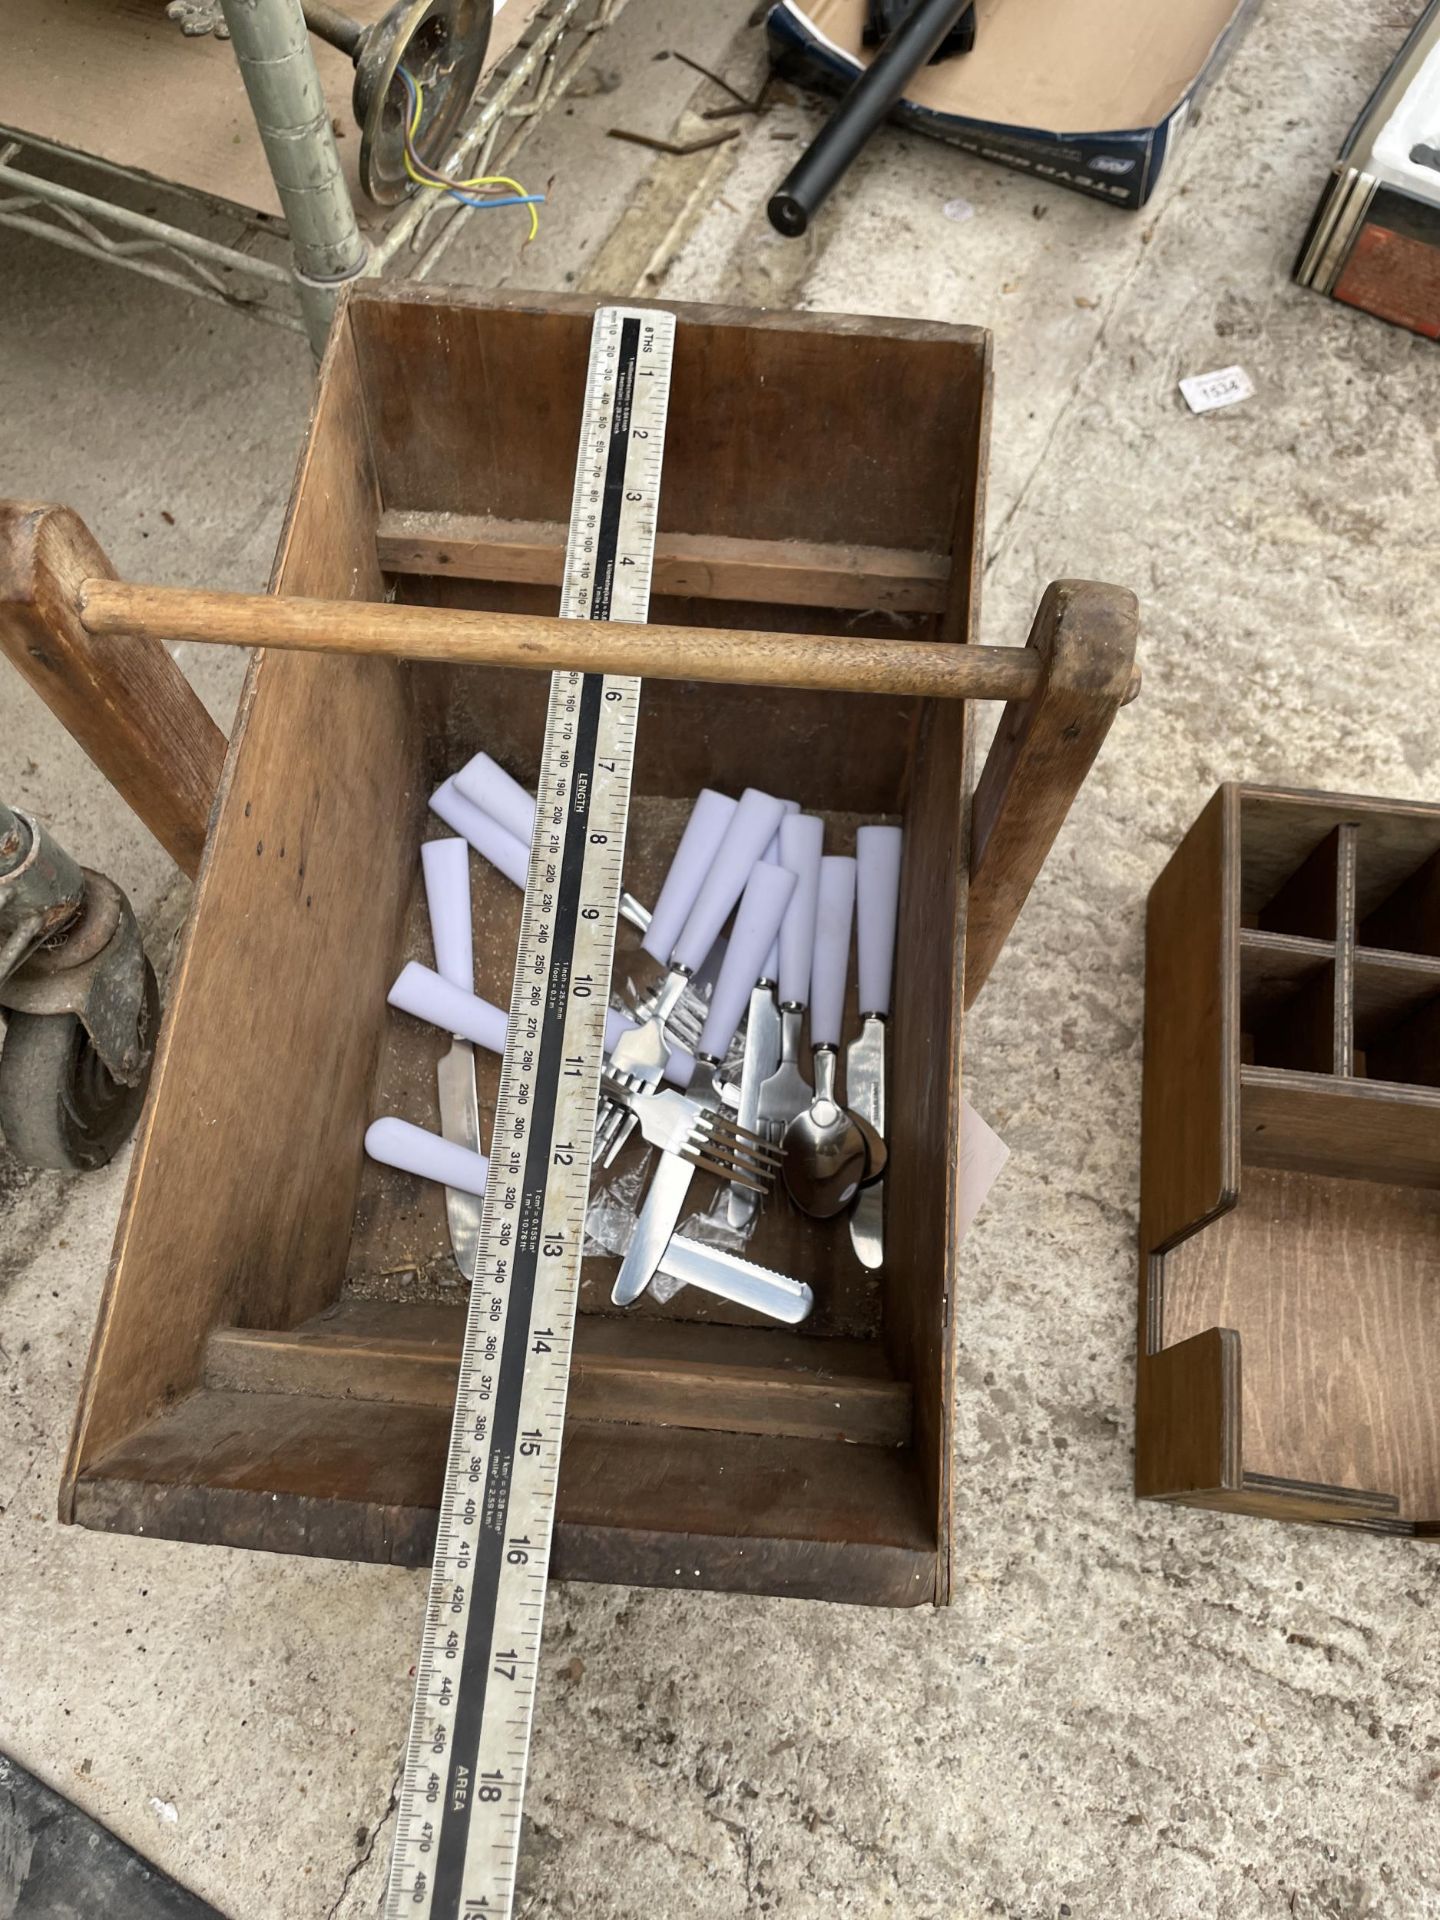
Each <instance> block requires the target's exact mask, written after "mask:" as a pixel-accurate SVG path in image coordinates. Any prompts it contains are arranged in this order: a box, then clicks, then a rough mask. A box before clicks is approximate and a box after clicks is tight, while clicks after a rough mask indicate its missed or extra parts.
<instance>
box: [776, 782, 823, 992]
mask: <svg viewBox="0 0 1440 1920" xmlns="http://www.w3.org/2000/svg"><path fill="white" fill-rule="evenodd" d="M824 847H825V822H824V821H823V820H822V819H821V818H820V817H819V815H818V814H814V813H797V814H795V815H793V816H792V817H791V818H790V819H788V820H782V821H781V822H780V864H781V865H782V866H784V867H788V868H789V869H790V871H791V873H793V874H794V876H795V891H794V893H793V894H792V895H791V896H790V905H789V908H788V910H787V911H786V914H785V918H784V919H783V920H782V921H781V923H780V975H779V979H780V998H781V1000H782V1001H783V1002H784V1004H785V1005H786V1006H788V1007H803V1006H804V1005H805V1003H806V1002H807V1001H808V1000H809V998H810V963H811V960H812V958H813V956H814V952H815V905H816V899H817V896H818V894H819V891H820V856H821V854H822V853H823V851H824Z"/></svg>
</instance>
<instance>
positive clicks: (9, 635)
mask: <svg viewBox="0 0 1440 1920" xmlns="http://www.w3.org/2000/svg"><path fill="white" fill-rule="evenodd" d="M96 578H108V579H113V578H114V570H113V568H112V567H111V566H110V564H109V562H108V561H107V560H106V558H105V555H104V554H103V553H102V552H101V550H100V548H99V547H98V546H97V545H96V543H95V540H94V539H93V538H92V536H91V534H90V532H89V530H88V529H87V527H86V526H85V524H84V522H83V521H82V520H80V519H79V518H78V517H77V516H76V515H75V514H74V513H72V512H71V511H70V509H69V508H68V507H51V506H35V505H31V504H29V503H27V502H24V501H0V650H3V651H4V652H5V653H6V654H7V655H8V656H9V658H10V659H11V660H13V661H14V663H15V665H16V666H17V667H18V668H19V670H20V672H21V673H22V674H23V675H24V677H25V679H26V680H28V681H29V683H30V685H31V686H32V687H34V689H35V691H36V692H37V693H38V694H39V695H40V698H41V699H42V700H43V701H44V702H45V704H46V706H48V707H49V708H50V710H51V712H52V713H53V714H54V715H55V716H56V718H57V719H58V720H59V721H60V722H61V723H62V725H63V726H64V727H65V728H66V729H67V730H68V731H69V732H70V733H72V734H73V735H74V737H75V738H76V739H77V740H78V741H79V742H80V745H81V746H82V747H83V748H84V749H85V751H86V753H88V754H89V756H90V758H91V759H92V760H93V761H94V762H95V765H96V766H97V767H98V768H99V769H100V771H101V772H102V773H103V774H104V775H105V777H106V779H107V780H109V782H110V783H111V785H112V786H113V787H114V788H115V790H116V792H117V793H118V794H119V795H120V797H121V798H122V799H123V800H124V801H126V803H127V804H128V805H129V806H131V807H132V808H133V809H134V810H135V812H136V813H137V814H138V815H139V816H140V818H141V819H142V820H143V821H144V823H145V825H146V826H147V827H148V828H149V829H150V831H151V832H152V833H153V834H154V835H155V838H156V839H157V840H158V841H159V842H160V844H161V845H162V846H163V847H164V848H165V850H166V852H167V853H169V854H170V855H171V857H172V858H173V859H174V860H175V862H176V863H177V865H179V866H180V867H181V868H183V870H184V871H185V872H186V873H187V874H189V875H190V877H191V878H192V879H193V878H194V877H195V875H196V873H197V872H198V871H199V868H200V856H201V853H202V852H203V851H204V847H205V832H206V828H207V826H208V823H209V819H210V808H211V805H212V804H213V802H214V799H215V791H216V788H217V787H218V785H219V782H220V770H221V768H222V766H223V765H224V763H225V745H226V742H225V735H224V734H223V733H222V732H221V731H220V729H219V727H217V726H216V724H215V722H214V721H213V720H212V719H211V718H210V716H209V714H208V713H207V712H206V711H205V708H204V706H203V704H202V703H201V701H200V698H199V695H198V694H196V692H195V691H194V689H193V688H192V687H191V685H190V683H189V681H188V680H186V678H185V676H184V674H183V673H182V672H181V671H180V669H179V667H177V666H176V664H175V662H174V661H173V660H172V659H171V657H170V655H169V653H168V652H167V651H166V649H165V647H164V646H163V644H162V643H161V642H160V641H158V640H153V639H137V638H133V637H124V638H114V637H97V636H95V635H93V634H90V633H87V632H86V631H85V628H84V627H83V626H82V625H81V624H80V620H79V616H78V613H77V611H76V607H77V603H78V595H79V587H80V582H81V581H82V580H85V579H96Z"/></svg>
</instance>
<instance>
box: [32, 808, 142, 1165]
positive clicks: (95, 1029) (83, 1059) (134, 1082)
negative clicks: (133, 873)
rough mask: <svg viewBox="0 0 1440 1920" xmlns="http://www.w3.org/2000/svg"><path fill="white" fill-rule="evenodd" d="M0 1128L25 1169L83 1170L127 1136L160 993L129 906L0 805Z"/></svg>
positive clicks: (100, 877)
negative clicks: (1, 1029)
mask: <svg viewBox="0 0 1440 1920" xmlns="http://www.w3.org/2000/svg"><path fill="white" fill-rule="evenodd" d="M0 1007H3V1008H4V1009H5V1010H6V1013H7V1015H8V1020H7V1024H6V1029H5V1037H4V1041H3V1043H0V1134H3V1135H4V1138H5V1143H6V1145H7V1146H8V1147H9V1149H10V1152H11V1154H12V1155H13V1156H14V1158H15V1159H16V1160H18V1161H19V1162H20V1163H21V1165H22V1166H27V1167H59V1168H63V1169H65V1170H66V1171H68V1172H75V1171H79V1172H88V1171H90V1170H91V1169H93V1168H95V1167H103V1166H104V1165H105V1164H106V1163H107V1161H109V1160H112V1159H113V1158H114V1156H115V1154H116V1153H117V1152H118V1151H119V1149H120V1148H121V1146H123V1145H124V1143H125V1141H126V1140H127V1139H128V1138H129V1136H130V1132H131V1130H132V1129H133V1127H134V1125H135V1122H136V1121H137V1120H138V1119H139V1117H140V1109H141V1107H142V1106H143V1105H144V1103H145V1089H146V1087H147V1086H148V1085H149V1081H150V1068H151V1064H152V1062H153V1060H154V1053H155V1035H156V1032H157V1030H158V1027H159V1024H160V994H159V989H158V988H157V986H156V984H155V973H154V969H153V968H152V967H151V965H150V962H149V961H148V960H147V959H146V958H145V950H144V948H143V946H142V945H141V942H140V929H139V928H138V926H137V925H136V924H135V915H134V913H133V912H132V910H131V907H130V902H129V901H128V900H127V899H126V898H125V895H124V894H123V893H122V892H121V891H120V889H119V887H117V886H116V885H115V883H114V881H113V880H108V879H106V877H105V875H104V874H103V873H92V872H91V871H90V870H89V869H88V868H85V867H80V866H77V865H76V863H75V861H73V860H72V859H71V858H70V856H69V854H68V853H66V852H65V851H64V849H63V848H62V847H59V846H57V845H56V844H55V842H54V840H52V839H51V837H50V835H49V834H48V833H47V832H46V830H45V829H44V827H42V826H41V825H40V823H39V821H37V820H35V819H34V818H32V816H31V815H29V814H27V813H13V812H12V811H11V810H10V808H9V807H7V806H5V805H4V803H3V802H0Z"/></svg>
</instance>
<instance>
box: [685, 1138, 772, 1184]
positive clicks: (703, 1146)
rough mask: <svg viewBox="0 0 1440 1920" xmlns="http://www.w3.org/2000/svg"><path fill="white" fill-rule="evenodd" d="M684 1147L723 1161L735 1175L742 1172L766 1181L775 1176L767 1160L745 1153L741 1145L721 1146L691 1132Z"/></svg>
mask: <svg viewBox="0 0 1440 1920" xmlns="http://www.w3.org/2000/svg"><path fill="white" fill-rule="evenodd" d="M686 1147H687V1150H688V1151H690V1152H693V1153H703V1154H705V1155H706V1156H707V1157H708V1158H709V1159H711V1160H715V1161H717V1162H721V1163H723V1164H724V1165H725V1166H727V1167H730V1168H731V1169H733V1171H734V1172H735V1173H736V1174H737V1175H739V1174H742V1173H744V1174H749V1175H751V1176H752V1177H753V1178H755V1179H757V1180H764V1181H766V1182H767V1183H769V1182H771V1181H773V1180H774V1178H775V1174H776V1171H777V1169H776V1168H775V1167H774V1166H772V1165H771V1164H770V1163H769V1162H768V1161H766V1160H762V1159H760V1158H759V1157H758V1156H757V1155H755V1154H751V1153H747V1152H746V1151H745V1150H744V1148H742V1147H727V1146H723V1145H720V1144H719V1143H717V1142H715V1141H713V1140H709V1139H706V1138H705V1136H704V1135H703V1134H697V1133H692V1134H691V1136H690V1138H689V1140H688V1141H687V1142H686Z"/></svg>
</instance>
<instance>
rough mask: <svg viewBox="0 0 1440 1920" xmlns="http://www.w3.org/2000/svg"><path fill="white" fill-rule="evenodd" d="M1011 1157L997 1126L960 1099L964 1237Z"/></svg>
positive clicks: (962, 1234)
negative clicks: (992, 1124) (981, 1116)
mask: <svg viewBox="0 0 1440 1920" xmlns="http://www.w3.org/2000/svg"><path fill="white" fill-rule="evenodd" d="M1009 1158H1010V1149H1009V1147H1007V1146H1006V1144H1005V1142H1004V1141H1003V1140H1002V1139H1001V1138H1000V1136H999V1134H998V1133H996V1131H995V1129H994V1128H993V1127H992V1126H991V1125H990V1124H989V1123H988V1122H987V1121H985V1120H982V1119H981V1118H980V1116H979V1114H978V1113H977V1112H976V1111H975V1109H974V1107H972V1106H971V1104H970V1102H969V1101H968V1100H966V1099H964V1098H963V1097H962V1098H961V1101H960V1238H961V1239H962V1240H963V1239H964V1238H965V1235H966V1234H967V1233H968V1232H969V1231H970V1222H971V1221H972V1220H973V1219H974V1218H975V1216H976V1214H977V1213H978V1212H979V1211H980V1209H981V1207H983V1206H984V1204H985V1196H986V1194H987V1193H989V1191H990V1189H991V1187H993V1186H994V1184H995V1182H996V1179H997V1178H998V1177H999V1173H1000V1169H1001V1168H1002V1167H1003V1166H1004V1164H1005V1162H1006V1161H1007V1160H1008V1159H1009Z"/></svg>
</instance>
